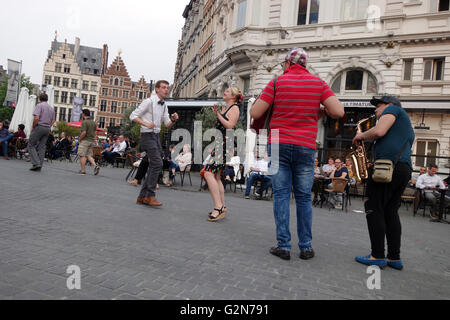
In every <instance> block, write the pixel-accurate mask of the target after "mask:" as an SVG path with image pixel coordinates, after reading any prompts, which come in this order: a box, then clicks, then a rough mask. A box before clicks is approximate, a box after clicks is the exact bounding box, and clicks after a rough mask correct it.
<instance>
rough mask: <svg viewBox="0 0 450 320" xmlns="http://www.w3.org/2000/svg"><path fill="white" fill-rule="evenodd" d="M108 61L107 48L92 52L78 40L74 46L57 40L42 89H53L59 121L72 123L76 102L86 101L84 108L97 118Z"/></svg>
mask: <svg viewBox="0 0 450 320" xmlns="http://www.w3.org/2000/svg"><path fill="white" fill-rule="evenodd" d="M107 60H108V46H107V45H104V46H103V48H102V49H101V48H92V47H87V46H81V45H80V39H79V38H76V39H75V43H74V44H69V43H67V40H66V41H64V42H58V41H57V39H56V37H55V40H54V41H53V42H52V44H51V49H50V50H49V52H48V56H47V60H46V62H45V64H44V73H43V80H42V87H43V88H44V89H45V87H46V86H47V85H50V84H51V85H53V86H54V90H55V91H54V108H55V114H56V120H57V121H67V122H70V121H71V117H72V109H73V100H74V98H75V97H79V98H83V100H84V105H83V108H88V109H89V110H91V114H92V116H93V117H94V118H95V117H96V115H97V109H98V101H99V88H100V80H101V76H102V74H103V72H104V71H105V69H104V67H105V65H106V63H107Z"/></svg>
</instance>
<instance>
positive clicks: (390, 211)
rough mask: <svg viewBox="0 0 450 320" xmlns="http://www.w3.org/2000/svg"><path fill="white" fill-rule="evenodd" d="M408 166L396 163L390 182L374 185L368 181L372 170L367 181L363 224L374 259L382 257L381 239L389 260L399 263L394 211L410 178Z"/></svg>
mask: <svg viewBox="0 0 450 320" xmlns="http://www.w3.org/2000/svg"><path fill="white" fill-rule="evenodd" d="M411 171H412V170H411V167H410V166H409V164H407V163H403V162H399V163H397V165H396V166H395V169H394V173H393V176H392V182H391V183H377V182H375V181H373V180H372V170H370V177H369V180H368V182H367V189H366V194H367V195H368V200H367V201H366V202H365V204H364V206H365V210H366V214H367V216H366V218H367V225H368V228H369V236H370V242H371V245H372V256H373V257H374V258H376V259H384V258H385V247H384V243H385V239H386V240H387V246H388V254H387V258H388V259H390V260H400V245H401V234H402V226H401V223H400V217H399V215H398V209H399V208H400V205H401V196H402V194H403V192H404V190H405V188H406V186H407V185H408V182H409V180H410V179H411Z"/></svg>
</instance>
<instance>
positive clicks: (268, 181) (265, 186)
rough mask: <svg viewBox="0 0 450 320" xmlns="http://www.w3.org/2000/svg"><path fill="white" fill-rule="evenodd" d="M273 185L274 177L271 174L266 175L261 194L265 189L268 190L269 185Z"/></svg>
mask: <svg viewBox="0 0 450 320" xmlns="http://www.w3.org/2000/svg"><path fill="white" fill-rule="evenodd" d="M271 185H272V177H271V176H264V179H263V182H262V186H261V189H260V190H259V192H258V193H259V194H261V195H262V194H263V193H264V191H267V189H269V187H270V186H271Z"/></svg>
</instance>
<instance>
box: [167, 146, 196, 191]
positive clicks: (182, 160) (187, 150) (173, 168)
mask: <svg viewBox="0 0 450 320" xmlns="http://www.w3.org/2000/svg"><path fill="white" fill-rule="evenodd" d="M173 156H174V155H173V154H172V156H171V157H172V158H173ZM191 163H192V153H191V146H190V145H188V144H185V145H184V146H183V152H181V153H180V154H179V155H178V156H176V158H175V160H171V162H170V171H169V172H170V175H169V183H168V184H167V186H168V187H171V186H173V179H174V178H175V173H176V172H178V171H184V170H185V169H186V167H187V166H188V165H190V164H191Z"/></svg>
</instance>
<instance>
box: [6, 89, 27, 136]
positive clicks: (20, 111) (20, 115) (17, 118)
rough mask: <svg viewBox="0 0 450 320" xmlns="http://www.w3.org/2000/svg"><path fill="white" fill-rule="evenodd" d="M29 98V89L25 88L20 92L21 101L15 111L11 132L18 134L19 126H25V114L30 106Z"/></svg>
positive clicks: (10, 127)
mask: <svg viewBox="0 0 450 320" xmlns="http://www.w3.org/2000/svg"><path fill="white" fill-rule="evenodd" d="M28 98H29V90H28V88H25V87H24V88H22V89H21V90H20V95H19V101H18V102H17V105H16V109H15V110H14V114H13V117H12V119H11V123H10V125H9V131H11V132H17V130H19V125H20V124H25V123H24V120H25V119H24V114H25V109H26V108H27V106H28ZM25 129H27V128H25Z"/></svg>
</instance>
